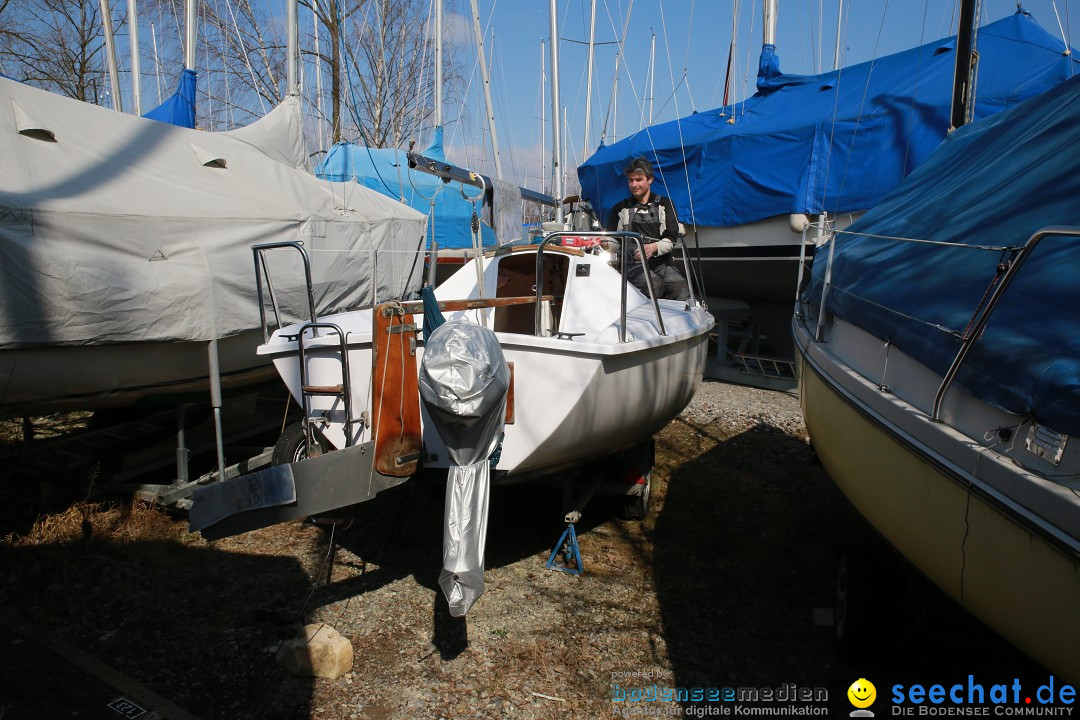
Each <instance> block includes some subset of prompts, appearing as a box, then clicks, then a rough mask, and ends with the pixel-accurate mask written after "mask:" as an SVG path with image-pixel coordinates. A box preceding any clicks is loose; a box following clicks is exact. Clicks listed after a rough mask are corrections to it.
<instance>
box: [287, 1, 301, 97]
mask: <svg viewBox="0 0 1080 720" xmlns="http://www.w3.org/2000/svg"><path fill="white" fill-rule="evenodd" d="M286 5H287V6H288V7H287V11H286V22H285V33H286V35H287V37H286V38H285V64H286V68H285V94H286V95H298V94H299V88H298V87H297V84H296V54H297V53H296V26H297V22H296V0H286Z"/></svg>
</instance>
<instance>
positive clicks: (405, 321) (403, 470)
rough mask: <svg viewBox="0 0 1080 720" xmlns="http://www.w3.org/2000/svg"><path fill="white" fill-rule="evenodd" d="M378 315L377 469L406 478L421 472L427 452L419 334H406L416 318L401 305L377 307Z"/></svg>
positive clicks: (374, 379)
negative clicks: (418, 362) (422, 418)
mask: <svg viewBox="0 0 1080 720" xmlns="http://www.w3.org/2000/svg"><path fill="white" fill-rule="evenodd" d="M374 315H375V333H374V338H373V350H374V352H373V353H372V357H371V366H372V367H371V405H372V423H371V437H372V440H373V441H374V455H375V457H374V467H375V470H376V471H378V472H379V473H381V474H383V475H389V476H391V477H405V476H408V475H412V474H413V473H415V472H416V467H417V464H418V459H419V457H420V453H421V451H422V450H423V436H422V435H421V432H420V388H419V384H418V380H417V367H416V333H415V332H405V331H404V328H403V326H407V325H412V324H413V316H412V314H411V313H409V312H407V311H405V309H404V308H403V307H402V305H401V304H400V303H384V304H383V305H379V306H376V308H375V312H374Z"/></svg>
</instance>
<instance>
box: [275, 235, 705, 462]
mask: <svg viewBox="0 0 1080 720" xmlns="http://www.w3.org/2000/svg"><path fill="white" fill-rule="evenodd" d="M552 254H554V253H552ZM518 255H519V254H514V255H513V256H504V258H489V259H488V260H486V261H485V262H486V265H485V269H484V274H485V278H490V279H494V278H496V277H498V269H497V265H498V263H499V261H500V260H505V259H506V258H507V257H510V258H512V261H515V262H516V261H519V260H526V261H527V262H526V263H525V264H526V265H527V264H528V263H533V264H534V263H535V253H532V254H527V253H520V255H521V256H526V255H527V257H519V256H518ZM578 265H581V266H588V267H589V270H590V275H582V274H578V272H577V270H576V268H577V266H578ZM605 273H606V274H605ZM580 277H590V281H589V282H590V285H588V286H585V285H584V281H580V282H582V287H581V289H579V290H578V291H577V292H576V294H575V293H572V292H571V289H572V288H568V290H567V295H566V296H567V298H568V299H567V305H568V307H565V308H564V309H563V310H562V323H561V326H560V329H562V330H564V331H565V332H574V331H576V330H581V331H582V333H583V334H582V335H580V336H578V335H575V336H573V337H566V336H563V337H558V336H554V337H553V336H536V335H534V334H532V333H531V332H507V331H504V330H500V329H499V326H500V321H499V320H498V319H497V318H496V317H495V314H494V313H493V312H491V311H490V310H487V311H475V310H474V311H468V312H459V313H456V314H452V313H448V315H449V316H450V317H448V319H468V320H472V321H474V322H485V321H486V322H487V323H488V325H489V326H490V327H494V328H495V335H496V337H497V338H498V340H499V342H500V344H501V346H502V350H503V354H504V356H505V359H506V361H507V362H508V363H510V364H511V365H512V367H513V381H512V395H513V398H512V402H511V406H512V411H511V417H510V418H508V422H507V424H506V426H505V434H506V435H505V440H504V443H503V449H502V454H501V456H500V459H499V463H498V465H497V466H496V470H498V471H501V472H504V473H507V474H521V473H539V472H545V471H553V470H556V469H558V468H560V467H564V466H567V465H571V464H574V463H576V462H580V461H582V460H584V459H586V458H596V457H600V456H602V455H604V454H606V453H609V452H615V451H618V450H621V449H623V448H626V447H630V446H632V445H635V444H637V443H639V442H641V441H643V440H645V439H647V438H649V437H651V436H652V435H653V434H655V433H656V432H657V431H659V430H660V429H661V428H662V427H663V426H664V425H666V424H667V423H668V422H670V421H671V419H672V418H674V417H675V416H676V415H678V413H679V412H680V411H681V410H682V409H683V408H684V407H686V405H687V404H688V403H689V402H690V399H691V398H692V397H693V394H694V392H695V390H696V389H697V386H698V384H699V383H700V381H701V377H702V372H703V369H704V363H705V357H706V352H707V344H708V332H709V330H710V329H711V327H712V324H713V319H712V316H711V315H709V314H708V313H707V312H706V311H705V310H704V309H702V308H700V307H688V305H687V304H686V303H684V302H675V301H669V300H662V301H660V303H659V310H660V314H661V317H662V318H663V323H664V328H665V331H666V334H661V333H660V331H659V326H658V324H657V322H656V317H655V312H654V309H653V307H652V305H651V304H649V303H647V302H644V301H643V299H642V298H641V297H640V295H638V296H637V297H636V298H635V299H634V302H635V303H636V307H633V308H632V309H630V310H628V311H627V340H628V341H627V342H619V327H618V320H617V319H616V321H615V322H610V317H606V318H604V319H603V320H602V321H600V323H599V324H598V325H596V324H594V326H593V327H592V328H588V327H587V323H588V320H587V319H585V318H584V316H582V315H575V309H574V308H571V307H569V305H570V304H571V303H574V304H575V305H576V304H577V303H578V302H580V303H581V305H580V307H583V308H585V310H586V311H587V309H588V308H589V307H590V306H592V304H593V303H594V302H601V301H603V300H605V299H606V300H608V301H610V300H611V299H612V298H613V297H614V298H616V299H617V298H618V294H617V293H618V289H619V282H620V278H619V276H618V275H617V274H616V273H615V272H614V271H613V270H612V269H611V268H610V267H608V266H607V264H606V260H602V259H600V258H597V257H593V256H587V255H581V254H580V253H578V254H577V255H575V256H572V257H571V263H570V267H569V278H570V284H571V285H572V284H573V283H574V282H576V281H577V280H576V278H580ZM475 278H476V275H475V270H474V266H473V265H471V264H470V266H467V267H466V268H464V269H463V270H461V271H460V272H459V273H458V274H457V275H455V276H454V278H451V280H450V281H448V282H447V283H446V284H445V285H443V286H441V287H440V288H439V290H438V295H439V297H440V299H443V298H447V299H449V298H454V297H462V296H464V297H468V296H469V292H470V287H469V283H470V281H471V282H472V286H471V290H472V292H473V293H474V294H473V295H472V296H473V297H475ZM594 281H595V282H594ZM459 284H460V285H461V286H462V287H461V288H460V289H459V288H458V287H457V285H459ZM491 290H492V291H494V290H495V288H494V287H493V288H491ZM630 292H631V293H634V292H635V291H633V290H631V291H630ZM459 293H460V294H459ZM491 295H495V292H491ZM491 295H489V297H490V296H491ZM575 296H576V297H577V298H578V300H576V301H575V300H572V299H571V298H574V297H575ZM616 302H617V300H616ZM607 306H608V307H607V312H608V315H610V302H608V303H607ZM533 307H534V306H531V305H530V306H528V313H529V314H530V315H531V313H532V308H533ZM482 312H485V313H487V317H486V318H485V317H481V314H480V313H482ZM615 316H616V318H617V304H616V313H615ZM575 317H576V318H578V321H579V323H580V324H573V323H575ZM322 320H323V321H325V322H328V323H333V324H335V325H337V326H338V327H340V328H341V329H342V331H343V332H344V333H345V335H346V337H347V338H348V359H349V369H350V370H349V376H350V381H349V385H350V393H351V398H352V404H353V407H354V410H353V416H354V417H356V416H358V415H359V414H360V413H361V412H365V411H366V412H368V413H369V416H370V408H371V394H372V393H371V384H372V378H371V373H372V340H371V334H372V331H371V327H372V318H371V311H357V312H352V313H344V314H341V315H337V316H329V317H325V318H322ZM530 320H531V318H530ZM527 324H528V325H529V326H530V327H531V325H532V323H531V322H528V323H527ZM297 331H298V326H296V327H292V328H284V329H282V330H281V331H279V332H278V333H275V336H274V337H273V338H271V341H270V343H268V344H266V345H264V346H262V347H261V348H260V350H259V352H260V354H262V355H269V356H270V357H272V358H273V361H274V365H275V367H276V368H277V371H278V374H279V375H280V376H281V378H282V379H283V380H284V382H285V384H286V385H287V386H288V388H289V391H290V392H291V393H292V394H293V396H294V397H295V398H296V399H297V400H298V401H301V382H300V358H299V354H298V351H297V348H296V342H295V339H292V340H290V339H289V338H290V337H293V336H295V334H296V332H297ZM416 354H417V364H418V365H419V363H420V361H421V360H422V358H423V343H422V341H418V342H417V348H416ZM305 356H306V358H307V366H306V379H307V383H308V385H314V386H330V385H335V384H338V383H340V382H341V363H340V360H339V359H338V356H339V350H338V341H337V337H336V335H334V334H332V333H331V334H329V335H324V336H323V337H320V338H316V339H311V340H305ZM309 402H310V403H311V405H310V406H311V408H312V410H313V415H314V416H317V417H321V418H323V419H324V420H325V422H323V423H321V426H320V430H321V432H322V434H323V435H324V436H325V438H326V439H327V441H328V442H329V443H330V444H331V445H333V446H334V447H335V448H341V447H345V446H346V444H347V443H346V428H345V413H344V408H343V403H342V402H341V400H340V399H339V398H337V397H326V396H322V397H319V396H315V397H311V398H310V399H309ZM422 426H423V441H424V453H425V465H426V466H427V467H449V464H450V461H449V457H448V454H447V452H446V449H445V446H444V445H443V443H442V441H441V439H440V438H439V436H438V433H437V432H436V431H435V428H434V426H433V424H432V423H431V422H429V420H428V418H427V417H426V415H423V416H422ZM371 433H372V429H371V428H370V427H367V426H366V425H354V426H353V429H352V437H351V442H352V444H359V443H362V442H366V441H369V440H372V439H373V438H372V437H371Z"/></svg>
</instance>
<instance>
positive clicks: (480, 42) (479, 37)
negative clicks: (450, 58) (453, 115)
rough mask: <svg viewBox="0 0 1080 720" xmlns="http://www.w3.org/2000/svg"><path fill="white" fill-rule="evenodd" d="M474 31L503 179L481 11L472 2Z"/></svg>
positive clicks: (494, 150) (498, 171)
mask: <svg viewBox="0 0 1080 720" xmlns="http://www.w3.org/2000/svg"><path fill="white" fill-rule="evenodd" d="M472 13H473V31H474V32H475V33H476V54H477V58H478V59H479V61H480V77H481V78H482V79H483V81H484V103H485V104H486V105H487V116H488V130H490V131H491V152H492V154H493V155H494V156H495V177H497V178H498V179H499V180H502V179H503V173H502V160H501V159H500V158H499V137H498V135H496V134H495V109H494V106H493V104H492V102H491V78H490V77H489V76H488V67H487V58H486V57H485V56H484V34H483V33H482V32H481V31H480V11H479V10H478V9H477V7H476V0H472Z"/></svg>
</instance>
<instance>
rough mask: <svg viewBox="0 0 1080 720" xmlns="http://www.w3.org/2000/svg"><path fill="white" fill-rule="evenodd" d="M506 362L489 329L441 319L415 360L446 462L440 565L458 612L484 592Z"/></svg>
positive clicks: (447, 592) (443, 582)
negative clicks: (448, 461) (419, 359)
mask: <svg viewBox="0 0 1080 720" xmlns="http://www.w3.org/2000/svg"><path fill="white" fill-rule="evenodd" d="M509 385H510V369H509V368H508V367H507V365H506V360H505V359H504V358H503V354H502V348H501V347H500V346H499V341H498V339H497V338H496V337H495V333H493V332H491V331H490V330H488V329H487V328H483V327H480V326H479V325H475V324H473V323H468V322H457V321H454V322H448V323H446V324H444V325H442V326H440V327H439V328H438V329H436V330H435V332H433V333H432V334H431V337H429V338H428V339H427V341H426V342H425V347H424V359H423V361H422V362H421V364H420V398H421V400H422V401H423V403H424V407H425V408H426V409H427V412H428V416H429V417H430V419H431V421H432V422H433V423H434V425H435V430H436V431H437V432H438V433H439V437H440V438H441V439H442V441H443V443H444V444H445V445H446V449H447V452H449V454H450V459H451V460H452V461H453V463H454V464H453V465H452V466H451V467H450V472H449V475H448V477H447V481H446V506H445V510H444V518H443V520H444V524H443V569H442V572H441V573H439V586H440V587H441V588H442V590H443V594H444V595H446V600H447V602H448V603H449V605H450V614H451V615H453V616H454V617H462V616H463V615H465V613H467V612H468V611H469V608H471V607H472V606H473V603H475V602H476V601H477V600H478V599H479V598H480V596H481V595H482V594H483V592H484V543H485V541H486V540H487V520H488V494H489V493H488V491H489V487H490V483H491V467H490V464H489V462H488V457H489V456H490V455H491V454H492V452H494V450H495V448H496V446H497V445H498V443H499V438H500V436H501V435H502V429H503V422H504V419H505V416H506V391H507V388H508V387H509Z"/></svg>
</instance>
